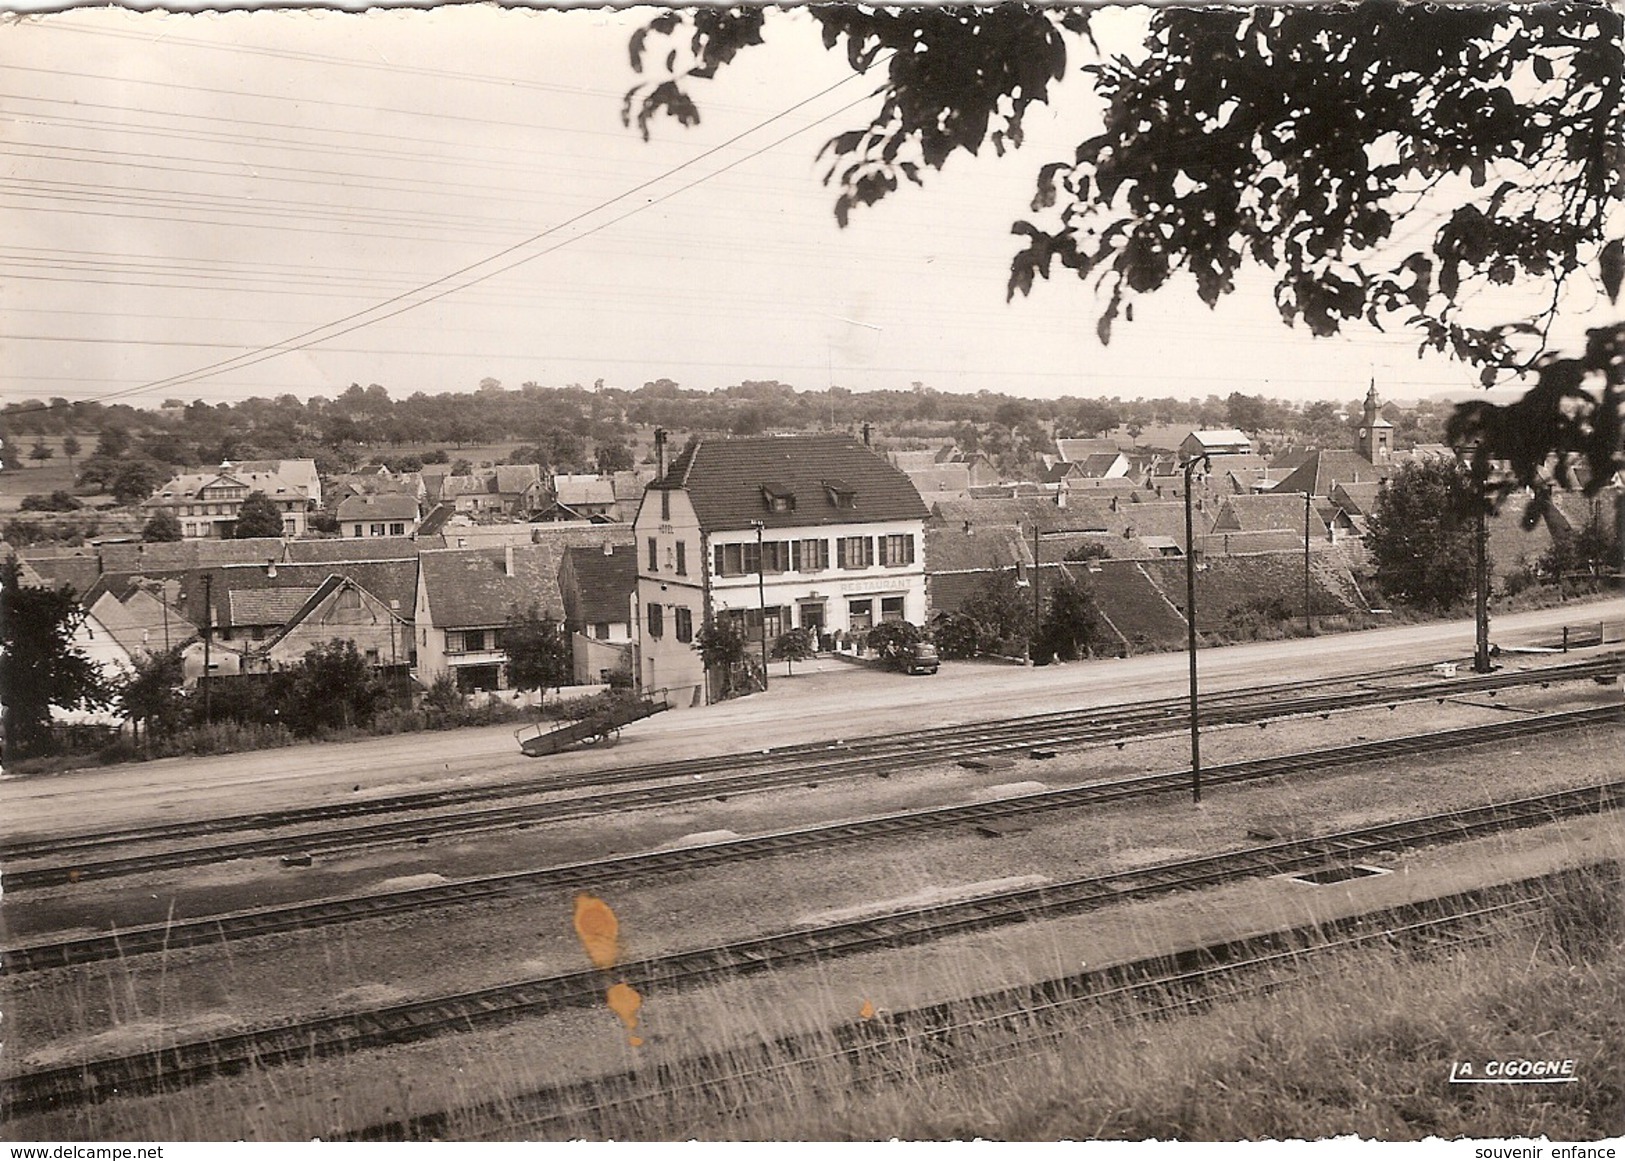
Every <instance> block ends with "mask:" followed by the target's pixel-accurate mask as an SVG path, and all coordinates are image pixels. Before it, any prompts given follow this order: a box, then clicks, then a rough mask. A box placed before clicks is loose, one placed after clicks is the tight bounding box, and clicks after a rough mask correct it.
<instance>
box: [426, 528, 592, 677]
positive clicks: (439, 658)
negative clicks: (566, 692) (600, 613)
mask: <svg viewBox="0 0 1625 1161" xmlns="http://www.w3.org/2000/svg"><path fill="white" fill-rule="evenodd" d="M564 548H565V546H564V545H563V544H562V543H561V542H558V541H554V540H549V541H544V542H542V543H537V544H520V545H515V544H507V545H504V546H502V547H499V548H440V549H426V550H424V551H423V552H421V553H419V554H418V570H419V571H418V585H417V605H416V608H415V611H414V615H413V630H414V632H415V633H416V635H417V658H418V659H417V676H418V680H419V681H421V682H422V683H423V684H425V685H428V684H430V683H432V682H433V681H435V680H436V679H437V678H438V677H440V676H441V675H442V674H445V673H450V674H452V675H453V676H454V677H455V678H456V679H457V686H458V688H459V689H461V690H463V691H464V692H465V693H470V692H474V691H476V690H486V691H491V690H499V689H507V688H508V676H507V661H508V655H507V653H506V652H504V651H503V648H502V634H503V631H504V630H505V629H506V627H507V626H508V625H509V624H510V623H511V622H513V621H515V620H519V619H522V618H525V617H529V616H532V615H535V616H539V617H542V618H544V619H548V620H552V621H555V622H558V623H560V624H561V625H562V623H563V621H564V601H563V598H562V597H561V596H560V593H559V561H560V557H561V556H562V555H563V551H564Z"/></svg>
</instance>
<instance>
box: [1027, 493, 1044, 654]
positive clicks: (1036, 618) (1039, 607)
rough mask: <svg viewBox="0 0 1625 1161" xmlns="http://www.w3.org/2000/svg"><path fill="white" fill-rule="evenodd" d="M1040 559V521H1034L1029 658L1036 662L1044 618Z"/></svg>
mask: <svg viewBox="0 0 1625 1161" xmlns="http://www.w3.org/2000/svg"><path fill="white" fill-rule="evenodd" d="M1038 577H1039V559H1038V521H1036V520H1034V521H1033V631H1032V632H1031V633H1029V634H1028V635H1027V641H1028V645H1027V660H1029V661H1032V662H1034V663H1036V662H1037V660H1038V650H1037V645H1038V626H1039V622H1040V621H1042V620H1043V619H1044V601H1043V594H1041V593H1040V592H1039V591H1038Z"/></svg>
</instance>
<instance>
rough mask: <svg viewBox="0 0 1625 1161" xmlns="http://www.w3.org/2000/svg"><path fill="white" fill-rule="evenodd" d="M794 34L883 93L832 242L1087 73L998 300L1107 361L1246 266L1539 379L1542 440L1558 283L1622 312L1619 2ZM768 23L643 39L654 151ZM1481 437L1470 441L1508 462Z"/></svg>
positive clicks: (1595, 403) (833, 145)
mask: <svg viewBox="0 0 1625 1161" xmlns="http://www.w3.org/2000/svg"><path fill="white" fill-rule="evenodd" d="M803 14H804V16H805V17H806V18H809V19H811V20H812V21H814V22H816V23H817V25H818V26H819V28H820V31H821V34H822V37H823V43H824V45H825V47H826V48H828V49H835V48H837V47H841V48H843V49H844V52H845V55H846V58H847V62H848V64H849V65H850V67H851V68H852V69H853V70H854V71H855V72H857V73H860V74H863V75H868V74H870V73H871V72H873V73H877V74H879V75H880V80H879V84H878V88H877V90H876V94H877V97H878V101H879V108H878V111H877V112H875V113H874V115H873V116H872V118H871V119H870V121H869V124H868V125H867V126H864V127H860V128H855V129H852V130H848V131H846V132H843V133H840V134H838V135H837V136H835V137H834V138H832V139H831V140H830V141H829V142H828V143H827V144H826V145H825V146H824V150H823V154H824V155H825V156H827V157H829V158H830V159H831V164H830V168H829V170H828V173H827V174H826V181H827V182H829V183H831V184H833V185H834V186H835V187H836V188H837V190H838V193H837V196H836V201H835V207H834V208H835V216H836V219H837V221H838V222H839V223H840V224H841V225H843V226H844V225H845V224H846V223H847V221H848V220H849V215H850V212H851V210H852V209H853V207H855V206H861V205H871V204H873V203H875V202H877V201H879V200H880V199H881V198H883V197H885V196H886V195H887V194H889V193H891V192H893V191H895V190H896V189H897V188H898V186H899V184H900V183H901V182H903V181H908V182H912V183H915V184H920V183H921V182H922V175H923V174H924V171H925V170H927V169H941V168H942V167H943V165H944V164H945V163H946V162H947V160H948V159H949V158H950V157H951V156H952V155H953V154H954V153H956V152H958V151H964V152H966V153H971V154H975V153H977V152H978V151H980V150H981V149H982V148H983V146H984V145H987V144H991V145H992V146H993V148H995V149H996V150H997V151H999V152H1000V153H1001V154H1002V153H1003V152H1004V150H1005V148H1006V147H1015V146H1019V145H1020V144H1021V142H1022V121H1023V117H1024V115H1025V113H1026V112H1027V111H1028V110H1029V108H1030V107H1031V105H1032V103H1033V102H1035V101H1037V102H1046V101H1048V100H1050V99H1051V97H1052V95H1053V92H1054V86H1055V85H1056V83H1057V82H1059V81H1060V80H1061V79H1062V78H1063V77H1065V76H1066V74H1067V70H1068V53H1069V51H1071V52H1074V53H1076V54H1077V55H1078V56H1080V57H1082V58H1085V59H1086V61H1087V63H1085V64H1083V65H1082V66H1081V72H1082V73H1083V74H1085V75H1087V77H1088V78H1089V80H1090V82H1091V83H1092V85H1093V88H1094V91H1095V93H1096V94H1097V95H1098V97H1099V98H1100V100H1101V103H1102V112H1101V119H1102V125H1101V131H1100V132H1099V133H1097V134H1095V135H1093V136H1090V137H1088V138H1087V139H1085V140H1083V141H1082V142H1080V143H1079V144H1078V145H1077V147H1076V148H1075V149H1074V150H1073V151H1072V153H1071V155H1070V156H1068V157H1065V158H1062V159H1058V160H1051V161H1049V162H1047V163H1044V164H1042V165H1041V166H1040V168H1039V170H1038V176H1037V183H1036V193H1035V196H1034V198H1033V200H1032V204H1031V207H1030V214H1031V217H1030V218H1029V219H1026V220H1020V221H1017V222H1015V223H1014V225H1013V227H1012V231H1013V233H1014V234H1015V235H1016V236H1017V237H1018V238H1020V239H1021V242H1020V249H1019V250H1018V251H1017V252H1016V253H1015V255H1014V256H1013V258H1012V261H1011V268H1010V278H1009V282H1008V286H1007V293H1008V295H1009V296H1010V297H1012V298H1013V297H1014V296H1015V295H1017V294H1022V295H1025V294H1028V293H1030V292H1031V291H1032V289H1033V287H1034V284H1035V283H1036V281H1037V280H1038V279H1048V278H1049V277H1051V275H1052V274H1053V273H1054V272H1055V271H1056V270H1057V269H1061V270H1070V271H1072V272H1073V273H1075V274H1076V275H1077V276H1078V277H1080V278H1084V279H1088V280H1091V281H1092V283H1093V285H1094V286H1095V287H1096V289H1097V291H1098V292H1099V294H1100V295H1101V297H1102V299H1103V300H1104V303H1105V305H1104V308H1103V310H1102V313H1101V314H1100V316H1099V318H1098V321H1097V328H1096V329H1097V333H1098V334H1099V337H1100V340H1101V341H1102V342H1103V343H1104V342H1109V341H1110V338H1111V332H1112V327H1113V326H1114V324H1116V323H1117V322H1118V320H1119V319H1122V320H1125V321H1128V320H1131V319H1132V311H1133V303H1134V300H1135V299H1136V298H1137V297H1138V296H1141V295H1145V294H1149V293H1151V292H1154V291H1158V290H1163V289H1164V288H1166V287H1168V286H1170V284H1176V285H1184V284H1190V285H1193V286H1194V288H1195V290H1196V293H1197V295H1198V297H1199V298H1200V299H1201V301H1203V302H1204V303H1206V304H1208V305H1209V306H1213V305H1214V304H1216V303H1217V302H1218V301H1219V299H1220V298H1222V297H1223V296H1224V295H1227V294H1229V293H1231V292H1233V291H1234V290H1235V289H1236V286H1237V275H1238V272H1239V271H1240V270H1241V269H1242V268H1243V267H1244V266H1254V267H1258V268H1262V269H1265V270H1267V271H1269V272H1270V274H1271V276H1272V278H1273V281H1274V288H1273V296H1274V301H1275V305H1276V307H1277V308H1278V310H1279V312H1280V315H1281V318H1282V320H1283V321H1284V322H1285V323H1287V324H1288V325H1297V324H1298V323H1299V322H1302V323H1303V324H1304V325H1305V326H1307V327H1308V328H1309V329H1310V331H1311V332H1313V333H1314V334H1316V335H1331V334H1335V333H1337V332H1338V331H1340V330H1341V329H1342V327H1343V326H1344V324H1346V323H1350V322H1360V323H1364V324H1368V325H1371V326H1375V327H1378V328H1383V327H1385V326H1388V325H1393V324H1398V325H1403V326H1406V327H1410V328H1412V329H1413V330H1414V331H1415V332H1417V333H1418V334H1419V336H1420V346H1419V353H1420V352H1421V351H1424V350H1427V349H1430V348H1431V349H1434V350H1437V351H1442V352H1445V353H1447V354H1449V355H1452V356H1454V357H1455V358H1458V359H1460V360H1462V361H1465V362H1469V363H1472V364H1475V365H1478V366H1480V367H1481V368H1482V372H1481V374H1482V381H1483V382H1484V384H1485V385H1486V386H1488V385H1490V384H1492V383H1494V382H1495V381H1496V379H1497V376H1498V375H1499V374H1501V373H1503V372H1508V371H1518V372H1523V371H1530V370H1536V371H1538V373H1539V374H1540V376H1541V387H1540V388H1538V389H1537V392H1536V399H1535V402H1534V404H1533V405H1532V406H1533V407H1535V409H1536V410H1537V412H1538V413H1539V414H1542V415H1546V414H1548V412H1549V410H1550V409H1549V407H1548V406H1547V404H1548V403H1549V401H1550V398H1551V397H1552V396H1553V393H1554V392H1558V393H1561V390H1562V389H1561V388H1560V387H1558V386H1556V385H1557V384H1559V383H1560V382H1566V381H1567V380H1565V379H1563V376H1565V375H1567V376H1569V378H1570V379H1572V378H1573V375H1572V371H1564V370H1554V369H1552V368H1551V367H1550V366H1549V364H1550V362H1551V360H1550V358H1549V357H1547V356H1544V355H1542V354H1541V351H1542V349H1543V348H1544V347H1545V345H1546V339H1547V336H1548V335H1549V333H1550V331H1551V327H1552V325H1553V322H1554V321H1555V319H1556V318H1557V315H1558V312H1559V306H1560V303H1561V301H1562V292H1563V290H1564V288H1565V286H1566V284H1567V283H1568V282H1569V280H1570V279H1571V278H1573V277H1574V276H1575V275H1576V274H1577V273H1583V274H1584V275H1585V276H1588V277H1594V278H1595V279H1597V281H1598V282H1599V283H1600V284H1601V286H1602V288H1603V290H1604V291H1605V292H1606V293H1607V295H1608V297H1609V299H1610V301H1615V300H1617V297H1618V294H1619V292H1620V288H1621V282H1622V281H1625V243H1622V242H1621V241H1620V239H1619V238H1618V237H1614V238H1610V237H1609V234H1610V231H1612V232H1614V233H1616V234H1617V233H1618V232H1619V229H1620V227H1619V225H1618V222H1617V219H1618V216H1619V210H1620V208H1621V204H1622V201H1625V101H1622V86H1625V52H1622V41H1625V35H1622V32H1625V23H1622V21H1625V17H1622V15H1621V13H1620V12H1619V11H1617V10H1615V9H1614V8H1611V7H1609V6H1608V5H1606V4H1602V3H1555V4H1540V5H1533V4H1531V5H1519V6H1511V5H1470V6H1460V7H1447V6H1443V5H1432V4H1427V5H1424V4H1405V5H1402V4H1398V3H1392V2H1388V3H1378V2H1370V3H1363V4H1359V5H1354V6H1330V5H1313V6H1311V5H1283V6H1264V5H1259V6H1254V7H1247V8H1243V7H1234V6H1231V7H1220V6H1210V7H1182V6H1167V7H1162V8H1158V9H1156V10H1155V12H1154V14H1152V15H1151V17H1150V20H1149V26H1148V29H1149V30H1148V33H1147V35H1146V38H1145V40H1144V43H1143V44H1142V45H1141V46H1140V48H1139V50H1138V51H1136V52H1134V53H1133V55H1132V56H1130V55H1121V54H1120V55H1113V56H1111V57H1109V58H1105V57H1103V54H1102V53H1101V52H1100V51H1099V46H1098V45H1097V44H1096V42H1095V41H1094V39H1093V36H1092V35H1091V26H1090V24H1091V22H1090V17H1089V15H1088V14H1086V13H1084V12H1082V11H1076V10H1066V9H1057V8H1029V7H1021V6H1015V5H1007V6H997V7H992V8H978V9H971V8H930V9H924V8H905V9H895V10H890V11H875V10H870V9H858V8H850V7H814V8H808V9H805V10H803ZM774 19H786V20H788V19H791V17H788V16H783V15H782V14H776V15H775V17H774ZM768 20H769V17H768V15H767V13H765V12H764V11H763V10H760V9H753V10H748V11H737V12H722V11H716V10H710V9H702V10H697V11H694V12H690V13H686V14H683V15H676V14H666V15H662V16H660V17H657V18H656V19H655V20H654V21H652V22H651V23H650V25H649V26H648V27H647V28H646V29H645V30H643V31H642V32H640V33H639V34H638V35H637V36H636V37H634V40H633V45H632V59H633V64H634V66H635V67H637V68H639V69H640V70H641V69H643V68H645V67H648V66H650V65H651V60H650V57H651V53H650V51H649V46H650V37H651V36H659V37H660V38H662V43H669V44H670V45H672V46H673V48H672V50H671V51H669V52H667V53H666V55H665V57H664V65H665V72H664V79H662V80H659V81H654V80H651V81H649V82H646V83H644V84H641V85H639V86H637V87H635V88H634V89H632V90H631V92H629V93H628V94H627V98H626V115H627V118H628V120H629V122H630V120H631V119H632V118H633V116H634V114H635V116H636V121H637V124H638V125H639V127H640V128H641V129H642V130H643V131H644V132H645V133H647V132H648V127H649V123H650V121H651V119H652V118H654V117H655V116H657V115H660V114H662V113H664V114H669V115H672V116H675V117H677V119H678V120H679V121H680V122H682V123H684V124H693V123H695V122H697V121H698V119H699V110H698V107H697V106H696V105H695V103H694V102H693V100H692V98H690V97H689V96H688V94H687V92H686V91H685V89H684V84H685V82H687V81H689V80H692V79H694V78H706V77H710V76H713V75H714V74H715V73H716V71H717V69H718V68H720V67H722V66H723V65H725V64H727V63H728V62H729V61H730V60H732V59H733V58H734V57H735V56H736V55H737V53H738V52H740V51H741V50H742V49H744V48H746V47H749V46H752V45H756V44H760V43H762V42H763V36H764V29H765V28H766V27H767V26H768ZM1096 23H1097V24H1098V23H1099V21H1096ZM1498 288H1509V289H1510V290H1515V291H1519V292H1522V293H1525V294H1528V293H1531V292H1533V293H1538V295H1539V301H1540V302H1541V303H1542V304H1543V305H1542V306H1541V307H1540V308H1539V309H1538V310H1536V311H1535V313H1534V314H1533V315H1532V316H1530V317H1527V318H1525V319H1522V320H1520V321H1517V322H1512V323H1498V324H1494V325H1486V324H1485V323H1483V322H1482V321H1478V320H1475V319H1472V318H1469V317H1468V316H1467V314H1466V313H1465V312H1464V308H1465V307H1466V306H1467V305H1468V303H1469V301H1470V300H1471V299H1472V298H1473V296H1474V295H1475V294H1478V293H1479V292H1480V291H1485V290H1489V291H1491V292H1496V291H1497V290H1498ZM1529 309H1530V308H1529V307H1527V306H1525V307H1522V308H1520V310H1521V311H1522V312H1524V313H1527V311H1528V310H1529ZM1595 357H1596V356H1595V355H1594V353H1592V354H1588V355H1587V356H1585V358H1584V359H1581V360H1578V362H1580V363H1587V364H1588V366H1589V362H1590V361H1592V360H1594V358H1595ZM1589 370H1590V371H1591V372H1596V370H1597V369H1596V368H1595V367H1589ZM1568 397H1569V398H1573V396H1572V395H1570V396H1568ZM1589 398H1590V405H1589V406H1590V409H1591V410H1590V413H1589V414H1590V415H1591V418H1590V419H1589V420H1587V421H1586V422H1585V423H1582V424H1581V425H1580V427H1576V428H1574V429H1573V430H1569V429H1564V431H1565V434H1564V435H1563V437H1562V440H1563V441H1566V443H1563V442H1561V441H1560V445H1554V446H1565V447H1568V446H1571V445H1572V446H1573V448H1574V450H1577V451H1578V452H1579V454H1581V455H1583V456H1585V457H1586V458H1587V460H1588V462H1589V464H1590V465H1591V467H1592V469H1593V470H1594V471H1595V469H1597V468H1598V467H1600V466H1603V464H1604V460H1603V457H1602V454H1601V453H1602V450H1603V445H1604V444H1605V443H1606V439H1605V436H1604V435H1603V434H1599V433H1606V431H1607V429H1608V427H1609V423H1608V422H1607V421H1608V418H1609V417H1610V416H1612V417H1613V418H1614V420H1615V421H1616V422H1615V423H1614V425H1613V432H1612V437H1613V439H1614V454H1615V456H1616V457H1617V448H1618V428H1617V418H1618V409H1617V404H1618V400H1617V392H1615V391H1614V390H1612V389H1610V390H1608V391H1605V392H1602V393H1601V394H1599V395H1595V396H1591V397H1589ZM1488 415H1489V413H1488V412H1484V411H1482V410H1480V412H1479V413H1478V416H1477V421H1476V422H1477V426H1478V428H1479V429H1480V432H1481V434H1482V435H1483V436H1484V437H1485V438H1486V439H1495V438H1499V436H1498V433H1499V432H1500V431H1501V430H1502V428H1500V427H1497V426H1496V425H1495V424H1492V423H1489V422H1488V420H1487V416H1488ZM1582 428H1583V429H1584V433H1585V434H1584V435H1583V438H1582V434H1581V432H1582ZM1616 462H1617V459H1616Z"/></svg>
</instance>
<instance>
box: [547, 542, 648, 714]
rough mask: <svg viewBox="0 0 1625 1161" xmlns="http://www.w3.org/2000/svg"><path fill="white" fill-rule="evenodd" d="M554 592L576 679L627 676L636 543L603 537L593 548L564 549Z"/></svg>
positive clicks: (633, 616)
mask: <svg viewBox="0 0 1625 1161" xmlns="http://www.w3.org/2000/svg"><path fill="white" fill-rule="evenodd" d="M559 595H560V596H561V597H562V598H563V600H564V627H565V628H566V629H568V630H569V631H570V646H571V656H572V660H573V661H574V664H575V674H576V682H577V684H580V685H594V684H597V683H598V682H600V681H602V680H604V677H605V671H617V670H624V671H625V672H626V673H627V674H628V675H630V673H631V669H632V664H633V656H632V653H633V630H634V629H635V628H636V626H637V613H636V612H635V611H634V610H635V608H636V606H637V596H638V558H637V548H636V546H635V545H632V544H616V543H615V542H614V541H611V540H605V541H604V543H603V544H601V545H599V546H597V547H580V548H567V549H565V550H564V559H563V560H562V561H561V562H560V564H559Z"/></svg>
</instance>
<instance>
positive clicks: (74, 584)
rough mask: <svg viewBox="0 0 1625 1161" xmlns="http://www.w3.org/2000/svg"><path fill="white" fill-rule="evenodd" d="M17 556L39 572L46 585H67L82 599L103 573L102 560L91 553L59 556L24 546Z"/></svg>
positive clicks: (58, 586) (49, 586)
mask: <svg viewBox="0 0 1625 1161" xmlns="http://www.w3.org/2000/svg"><path fill="white" fill-rule="evenodd" d="M17 558H18V560H20V561H22V562H23V563H24V564H26V565H28V567H30V568H31V569H33V570H34V572H35V573H36V574H38V576H39V579H40V580H41V581H42V582H43V583H44V585H45V587H47V588H53V589H55V588H60V587H61V586H63V585H67V586H68V587H69V588H71V589H72V590H73V591H74V593H75V594H76V595H77V596H78V597H79V598H80V599H81V600H83V599H84V596H85V594H86V593H88V592H89V591H90V590H91V588H92V587H94V586H95V584H96V581H97V579H98V578H99V577H100V576H101V573H102V565H101V561H99V560H98V559H97V558H96V557H95V556H90V555H85V556H81V555H78V554H74V555H72V556H66V555H64V556H57V555H53V554H51V553H47V552H40V551H36V550H30V549H27V548H23V549H19V550H18V552H17Z"/></svg>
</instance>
